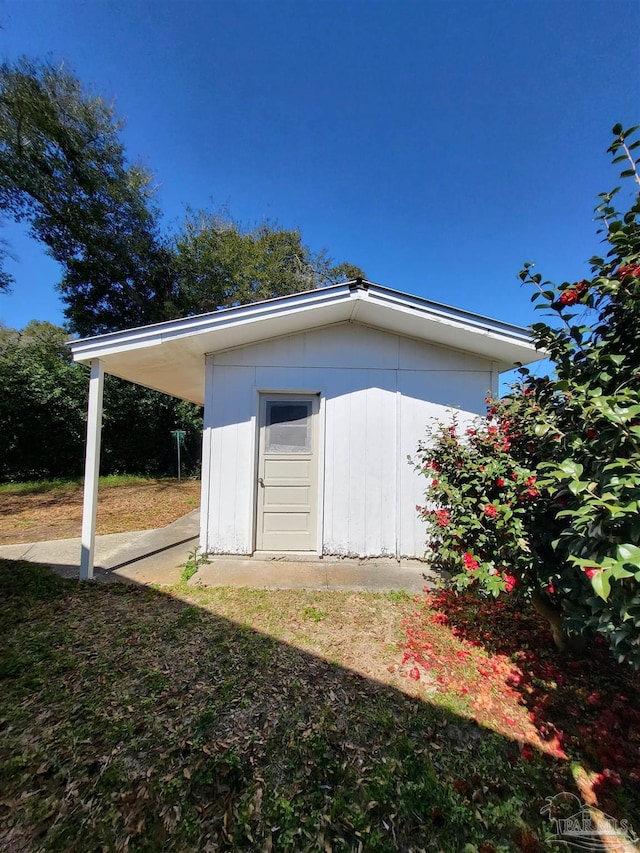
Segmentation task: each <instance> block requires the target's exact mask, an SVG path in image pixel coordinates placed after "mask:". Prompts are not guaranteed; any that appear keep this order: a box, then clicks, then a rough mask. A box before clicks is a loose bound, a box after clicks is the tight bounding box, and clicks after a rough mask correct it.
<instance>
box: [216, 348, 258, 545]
mask: <svg viewBox="0 0 640 853" xmlns="http://www.w3.org/2000/svg"><path fill="white" fill-rule="evenodd" d="M254 382H255V369H254V368H253V367H227V368H224V369H219V368H218V367H217V365H214V368H213V393H212V399H213V405H212V413H211V424H212V428H211V473H210V476H211V487H210V493H209V494H210V497H209V536H208V550H209V551H210V552H211V553H223V554H249V553H251V551H252V548H253V541H252V540H253V531H252V519H253V494H254V477H253V471H254V464H255V452H254V449H253V448H254V421H253V417H254V414H255V413H254V408H255V406H254V397H255V391H254Z"/></svg>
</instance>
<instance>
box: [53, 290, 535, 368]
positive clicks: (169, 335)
mask: <svg viewBox="0 0 640 853" xmlns="http://www.w3.org/2000/svg"><path fill="white" fill-rule="evenodd" d="M361 300H362V301H365V302H369V303H371V304H379V305H381V306H386V307H389V308H393V309H395V310H399V311H404V312H407V313H410V314H412V315H414V316H415V315H416V314H417V315H421V316H423V317H424V318H425V319H426V320H431V321H432V322H440V323H446V324H450V325H452V326H457V327H459V328H462V329H464V330H466V331H467V332H471V333H476V334H477V333H481V334H485V335H489V336H491V337H494V336H495V337H498V338H501V339H502V340H507V341H512V342H517V343H518V344H520V345H523V344H524V345H525V346H527V347H528V348H530V349H531V351H532V352H534V351H535V346H534V345H533V343H532V341H531V337H530V334H529V333H528V331H527V330H526V329H523V328H522V327H520V326H514V325H512V324H510V323H504V322H501V321H499V320H492V319H490V318H487V317H482V316H481V315H478V314H473V313H471V312H468V311H463V310H459V309H456V308H449V307H448V306H446V305H441V304H439V303H436V302H430V301H428V300H425V299H422V298H421V297H414V296H411V295H409V294H405V293H401V292H400V291H395V290H391V289H390V288H386V287H383V286H381V285H376V284H369V287H368V288H367V289H366V290H365V289H352V288H350V286H349V283H345V284H338V285H331V286H329V287H326V288H319V289H318V290H312V291H307V292H305V293H297V294H293V295H291V296H285V297H278V298H276V299H270V300H264V301H262V302H254V303H251V304H249V305H240V306H236V307H233V308H227V309H222V310H221V311H215V312H211V313H209V314H199V315H197V316H195V317H187V318H184V319H180V320H169V321H167V322H164V323H156V324H153V325H150V326H142V327H139V328H136V329H128V330H125V331H122V332H110V333H107V334H105V335H99V336H96V337H91V338H82V339H79V340H72V341H69V342H68V343H67V345H68V346H69V348H70V350H71V352H72V354H73V358H74V360H75V361H85V360H89V359H91V358H100V357H104V356H107V355H109V354H112V353H118V352H123V351H127V350H132V349H138V348H140V347H149V346H158V345H161V344H162V343H164V342H166V341H170V340H176V339H178V338H181V337H191V336H193V335H199V334H204V333H208V332H212V331H215V330H216V329H220V330H223V329H228V328H229V327H233V326H237V327H241V326H244V325H246V324H247V323H252V322H254V321H256V320H260V319H266V318H278V317H284V316H286V315H289V314H292V313H300V312H306V311H308V310H312V309H314V308H317V307H322V306H323V305H330V304H333V303H339V302H345V303H346V304H349V303H350V304H351V309H350V312H349V314H348V315H347V317H348V318H349V319H351V320H352V321H354V320H356V318H357V306H358V304H359V302H360V301H361ZM347 317H345V319H347Z"/></svg>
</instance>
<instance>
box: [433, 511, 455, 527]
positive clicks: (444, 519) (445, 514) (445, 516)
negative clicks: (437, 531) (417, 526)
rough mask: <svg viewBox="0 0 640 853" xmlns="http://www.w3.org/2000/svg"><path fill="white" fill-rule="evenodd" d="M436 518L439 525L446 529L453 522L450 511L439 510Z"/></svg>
mask: <svg viewBox="0 0 640 853" xmlns="http://www.w3.org/2000/svg"><path fill="white" fill-rule="evenodd" d="M436 518H437V519H438V524H439V526H440V527H446V526H447V525H448V524H449V522H450V521H451V516H450V515H449V511H448V510H446V509H439V510H438V511H437V512H436Z"/></svg>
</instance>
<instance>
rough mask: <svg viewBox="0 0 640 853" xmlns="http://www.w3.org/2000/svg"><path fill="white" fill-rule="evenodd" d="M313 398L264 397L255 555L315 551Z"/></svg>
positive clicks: (315, 399) (315, 415)
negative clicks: (258, 553) (273, 552)
mask: <svg viewBox="0 0 640 853" xmlns="http://www.w3.org/2000/svg"><path fill="white" fill-rule="evenodd" d="M318 404H319V400H318V397H317V396H313V397H312V396H302V395H300V396H297V395H287V396H285V395H283V394H262V395H261V396H260V447H259V459H258V492H257V494H258V498H257V500H258V505H257V513H256V549H257V550H258V551H315V550H316V547H317V543H316V520H317V511H316V509H317V492H318V487H317V470H318V464H317V446H318V436H317V433H318V426H317V421H318V408H319V405H318Z"/></svg>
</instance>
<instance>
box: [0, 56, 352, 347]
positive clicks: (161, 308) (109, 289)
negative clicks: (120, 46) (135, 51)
mask: <svg viewBox="0 0 640 853" xmlns="http://www.w3.org/2000/svg"><path fill="white" fill-rule="evenodd" d="M121 128H122V123H121V122H120V121H119V120H118V118H117V116H116V114H115V112H114V109H113V107H112V106H111V105H109V104H107V103H106V102H105V101H104V100H103V99H102V98H100V97H98V96H96V95H94V94H92V93H91V92H89V91H87V90H86V89H85V88H84V87H83V86H82V84H81V83H80V81H79V80H78V79H77V78H76V77H74V76H73V75H72V74H71V73H69V71H67V70H66V69H65V68H64V67H54V66H52V65H51V64H47V63H35V62H29V61H27V60H22V61H20V62H18V63H16V64H9V63H4V64H2V65H1V66H0V212H1V213H3V214H4V215H5V216H7V217H11V218H13V219H14V220H15V221H16V222H21V221H24V222H26V223H27V225H28V228H29V232H30V234H31V236H32V237H33V238H34V239H36V240H37V241H39V242H40V243H41V244H42V245H43V246H44V247H45V248H46V250H47V252H48V253H49V254H50V255H51V257H53V258H54V259H55V260H56V261H58V263H60V265H61V267H62V278H61V280H60V282H58V284H57V286H58V288H59V290H60V294H61V296H62V299H63V301H64V303H65V316H66V319H67V323H68V326H69V328H70V330H71V331H73V332H76V333H79V334H80V335H91V334H97V333H100V332H106V331H111V330H114V329H119V328H129V327H132V326H137V325H141V324H145V323H150V322H156V321H159V320H166V319H173V318H175V317H176V316H179V315H184V314H193V313H202V312H204V311H211V310H215V309H216V308H219V307H222V306H227V305H234V304H239V303H242V302H247V301H254V300H257V299H266V298H269V297H271V296H278V295H284V294H288V293H294V292H297V291H300V290H306V289H309V288H313V287H319V286H322V285H323V284H326V283H328V282H331V281H334V280H337V279H339V278H343V277H347V278H350V277H355V276H358V275H363V273H362V270H360V269H359V268H358V267H355V266H353V265H351V264H346V263H345V264H340V265H337V266H335V265H333V264H332V262H331V260H330V259H329V258H328V256H327V254H326V252H324V251H322V252H319V253H313V252H312V251H311V250H310V249H309V248H308V247H307V246H305V245H304V243H303V241H302V236H301V234H300V232H299V231H298V230H295V229H294V230H286V229H281V228H279V227H278V226H277V225H275V224H273V223H270V222H264V223H262V224H260V225H258V226H257V227H256V228H254V229H253V230H246V229H243V228H242V227H241V226H240V225H239V224H238V223H237V222H235V221H233V219H231V217H229V216H228V215H223V214H211V213H207V212H198V213H194V212H189V214H188V215H187V218H186V221H185V223H184V227H183V229H182V230H181V231H180V232H179V233H178V234H177V235H174V236H170V235H168V234H165V233H163V232H162V229H161V216H160V211H159V209H158V207H157V204H156V202H155V199H154V192H153V189H152V176H151V174H150V173H149V172H148V171H147V170H146V169H144V168H143V167H141V166H140V165H137V164H133V163H130V162H129V161H128V160H127V157H126V154H125V150H124V146H123V143H122V141H121V138H120V131H121ZM3 250H4V255H3ZM3 256H4V257H6V249H4V247H3V246H0V265H1V263H2V260H3ZM10 284H11V279H10V276H9V275H8V274H7V272H6V271H3V270H2V269H1V267H0V289H7V287H8V286H9V285H10Z"/></svg>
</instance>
